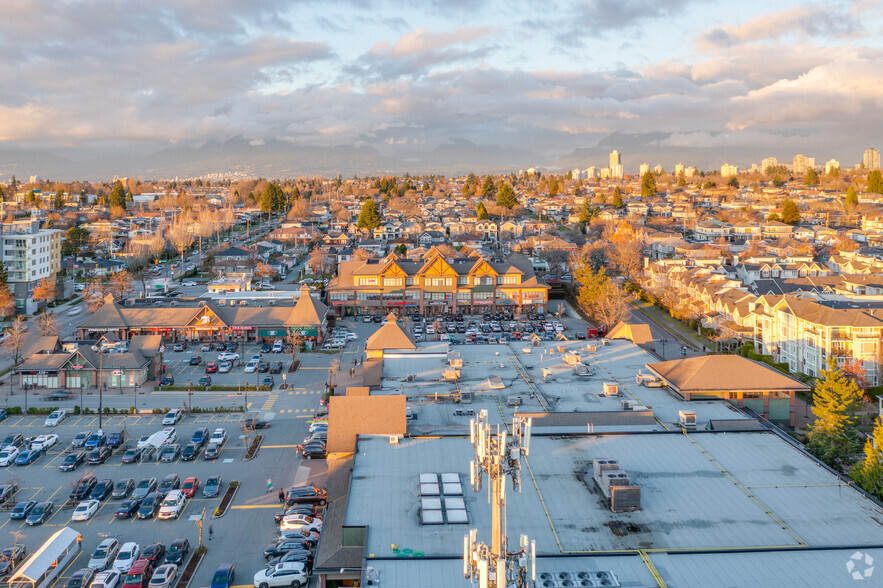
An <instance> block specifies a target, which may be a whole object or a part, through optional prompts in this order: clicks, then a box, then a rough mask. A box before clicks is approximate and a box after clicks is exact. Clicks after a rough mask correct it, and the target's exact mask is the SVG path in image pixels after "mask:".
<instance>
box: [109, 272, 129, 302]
mask: <svg viewBox="0 0 883 588" xmlns="http://www.w3.org/2000/svg"><path fill="white" fill-rule="evenodd" d="M107 290H108V291H109V292H110V293H111V294H113V297H114V298H115V299H117V300H122V299H124V298H125V297H126V295H127V294H130V293H131V292H133V291H134V290H135V288H134V287H133V286H132V276H131V275H130V274H129V272H128V271H127V270H123V271H121V272H117V273H115V274H114V275H113V276H111V278H110V281H109V282H108V284H107Z"/></svg>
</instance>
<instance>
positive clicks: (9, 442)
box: [0, 433, 25, 448]
mask: <svg viewBox="0 0 883 588" xmlns="http://www.w3.org/2000/svg"><path fill="white" fill-rule="evenodd" d="M24 444H25V438H24V435H22V434H21V433H13V434H11V435H7V436H6V437H4V438H3V441H0V447H4V448H5V447H10V446H11V447H18V448H20V447H23V446H24Z"/></svg>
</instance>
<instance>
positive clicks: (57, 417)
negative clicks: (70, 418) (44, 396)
mask: <svg viewBox="0 0 883 588" xmlns="http://www.w3.org/2000/svg"><path fill="white" fill-rule="evenodd" d="M66 418H67V411H66V410H65V409H63V408H59V409H58V410H55V411H52V412H51V413H50V414H49V416H48V417H46V420H45V421H43V425H45V426H47V427H57V426H58V425H60V424H61V422H62V421H64V419H66Z"/></svg>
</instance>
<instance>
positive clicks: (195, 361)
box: [189, 355, 202, 365]
mask: <svg viewBox="0 0 883 588" xmlns="http://www.w3.org/2000/svg"><path fill="white" fill-rule="evenodd" d="M189 363H190V365H199V364H201V363H202V356H201V355H194V356H193V357H191V358H190V361H189Z"/></svg>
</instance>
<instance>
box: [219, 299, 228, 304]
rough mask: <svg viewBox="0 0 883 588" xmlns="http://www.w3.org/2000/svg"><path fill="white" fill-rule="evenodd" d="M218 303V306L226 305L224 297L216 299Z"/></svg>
mask: <svg viewBox="0 0 883 588" xmlns="http://www.w3.org/2000/svg"><path fill="white" fill-rule="evenodd" d="M218 304H219V305H220V306H227V300H226V299H224V298H221V299H220V300H218Z"/></svg>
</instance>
